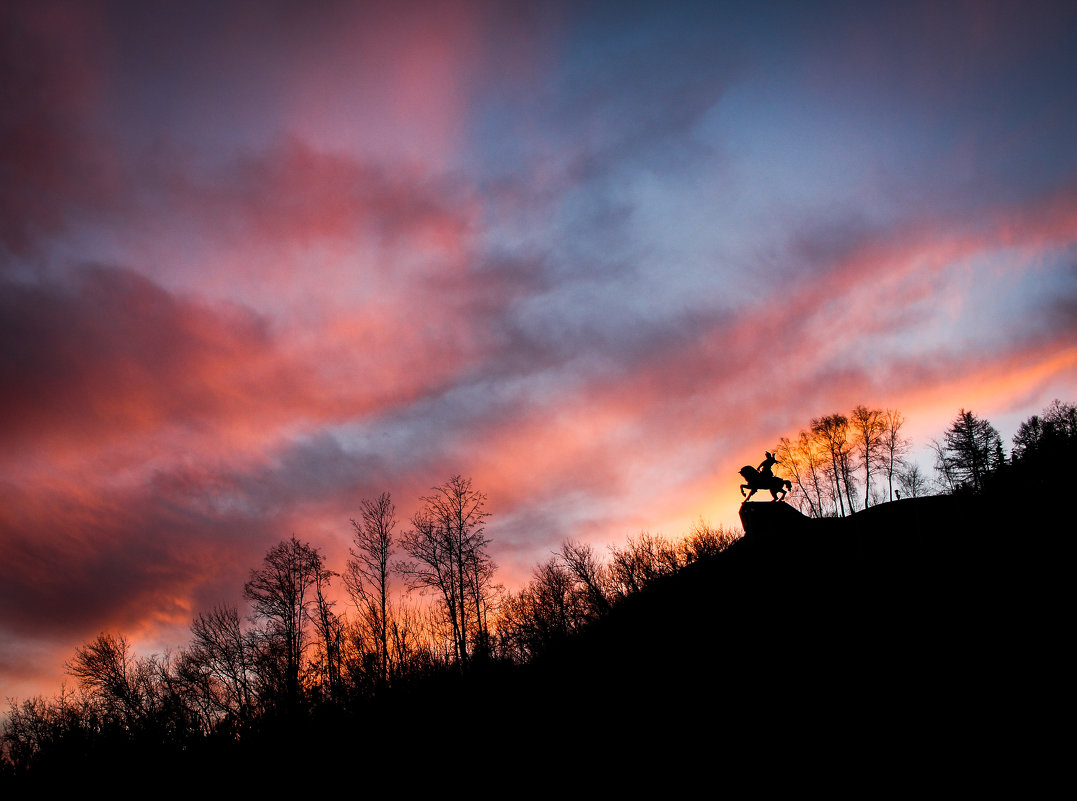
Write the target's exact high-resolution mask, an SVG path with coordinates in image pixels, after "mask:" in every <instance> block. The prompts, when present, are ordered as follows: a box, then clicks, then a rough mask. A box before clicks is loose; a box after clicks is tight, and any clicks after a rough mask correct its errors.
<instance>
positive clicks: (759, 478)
mask: <svg viewBox="0 0 1077 801" xmlns="http://www.w3.org/2000/svg"><path fill="white" fill-rule="evenodd" d="M740 474H741V475H742V476H744V480H745V482H747V483H745V484H741V485H740V494H741V495H744V490H751V492H749V493H748V494H747V496H746V497H745V498H744V503H747V502H748V500H749V499H750V498H751V497H752V496H753V495H755V493H756V492H758V491H759V490H770V494H771V496H772V497H773V498H774V500H775V501H784V500H785V494H786V493H787V492H789V491H791V490H792V489H793V482H792V481H789V480H788V479H781V478H778V477H777V476H765V475H763V474H762V473H760V472H759V471H758V470H756V469H755V468H754V467H752V466H751V465H749V464H746V465H744V467H742V468H741V469H740ZM779 493H780V494H781V497H780V498H779V497H778V494H779Z"/></svg>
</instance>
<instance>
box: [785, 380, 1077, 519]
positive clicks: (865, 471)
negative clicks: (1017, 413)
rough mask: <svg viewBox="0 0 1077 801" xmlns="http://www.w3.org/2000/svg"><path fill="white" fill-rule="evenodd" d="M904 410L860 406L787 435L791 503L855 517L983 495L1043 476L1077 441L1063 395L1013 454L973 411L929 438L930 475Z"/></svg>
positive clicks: (1071, 409) (1073, 413)
mask: <svg viewBox="0 0 1077 801" xmlns="http://www.w3.org/2000/svg"><path fill="white" fill-rule="evenodd" d="M904 424H905V418H904V417H903V415H902V414H901V413H900V412H898V411H896V410H893V409H876V408H871V407H868V406H864V405H858V406H857V407H856V408H855V409H853V410H852V412H851V413H850V414H848V415H845V414H840V413H835V414H831V415H826V416H823V417H817V418H814V419H812V421H811V423H810V425H809V426H808V428H806V429H804V430H802V431H801V432H800V433H799V435H798V436H797V437H796V438H795V439H790V438H788V437H782V438H781V439H780V440H779V442H778V446H777V448H776V449H775V455H776V456H777V458H778V462H779V472H784V473H785V474H787V475H788V476H789V479H790V480H791V481H792V482H793V484H794V485H795V486H796V489H797V491H796V492H794V493H792V494H791V495H790V496H789V497H788V499H787V500H789V502H790V503H792V504H793V505H795V506H797V507H798V508H799V509H800V511H801V512H803V513H804V514H806V515H809V516H811V517H833V516H841V517H844V516H846V515H850V514H852V513H854V512H856V511H858V510H860V509H866V508H867V507H868V506H872V505H875V504H879V503H883V502H885V501H891V500H894V499H895V498H901V497H902V494H903V493H904V497H906V498H916V497H918V496H921V495H925V494H930V493H955V492H962V493H964V492H968V493H980V492H983V491H984V490H985V489H986V487H987V485H988V483H989V482H990V481H991V480H992V477H996V478H997V477H998V476H999V475H1001V474H1005V475H1006V476H1007V477H1008V478H1012V477H1014V475H1013V474H1015V473H1016V474H1019V475H1023V476H1027V477H1028V478H1029V479H1032V478H1036V480H1039V479H1038V477H1037V471H1046V470H1048V469H1050V468H1051V467H1052V466H1053V465H1054V464H1055V463H1056V462H1058V461H1060V460H1061V459H1062V458H1063V455H1064V454H1065V453H1066V452H1067V450H1068V449H1072V447H1073V446H1074V444H1075V443H1077V407H1075V406H1074V404H1072V403H1063V402H1062V401H1059V400H1055V401H1054V402H1053V403H1052V404H1051V405H1050V406H1048V407H1047V408H1046V409H1045V410H1044V411H1043V412H1042V413H1041V414H1038V415H1033V416H1032V417H1030V418H1029V419H1028V420H1026V421H1024V422H1023V423H1021V425H1020V427H1019V428H1018V431H1017V434H1016V435H1015V436H1014V438H1013V450H1012V454H1011V456H1010V457H1009V458H1007V456H1006V453H1005V450H1004V448H1003V444H1002V437H1001V435H1000V434H999V433H998V430H997V429H996V428H995V427H994V426H993V425H992V424H991V423H990V422H989V421H987V420H985V419H983V418H981V417H978V416H977V415H976V414H975V413H973V412H971V411H968V410H966V409H961V410H959V411H958V413H957V416H956V417H955V418H954V420H953V421H952V422H951V423H950V426H949V428H947V429H946V431H944V432H943V434H942V435H941V436H940V437H938V438H935V439H933V440H931V442H930V443H928V445H929V447H930V449H931V451H932V453H933V454H934V456H935V463H934V471H935V478H934V480H930V479H929V478H928V477H927V475H925V473H924V472H923V470H921V468H920V466H919V465H918V464H917V463H916V462H914V461H911V460H910V459H909V455H910V453H911V451H912V442H911V441H910V440H909V439H908V438H906V437H905V436H903V434H902V428H903V426H904Z"/></svg>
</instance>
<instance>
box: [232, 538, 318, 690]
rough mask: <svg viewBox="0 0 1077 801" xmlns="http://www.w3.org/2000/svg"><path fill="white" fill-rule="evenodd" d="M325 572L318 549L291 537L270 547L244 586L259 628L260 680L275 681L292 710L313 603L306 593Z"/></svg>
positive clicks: (310, 595)
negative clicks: (261, 672)
mask: <svg viewBox="0 0 1077 801" xmlns="http://www.w3.org/2000/svg"><path fill="white" fill-rule="evenodd" d="M323 573H324V567H323V564H322V556H321V554H320V553H319V552H318V549H317V548H314V547H311V545H310V544H309V543H305V542H300V541H299V540H297V539H296V538H295V536H294V535H293V536H292V537H291V538H290V539H287V540H284V541H282V542H281V543H279V544H278V545H275V546H273V547H272V548H270V549H269V551H268V552H267V553H266V555H265V559H264V560H263V562H262V565H261V567H259V568H257V569H255V570H252V571H251V575H250V580H248V581H247V583H246V584H245V585H244V586H243V594H244V597H246V598H247V600H249V601H250V602H251V605H252V607H253V610H254V618H255V620H257V621H260V622H261V623H262V624H263V628H262V629H261V630H260V632H259V634H260V637H259V640H258V642H259V646H260V652H259V656H260V657H261V659H260V669H261V670H263V671H265V672H267V673H269V675H268V676H267V675H265V674H263V677H262V678H263V679H269V680H270V681H271V683H275V682H276V681H278V680H279V681H280V682H281V684H282V686H280V687H279V688H278V690H279V691H280V692H281V693H282V695H283V696H284V700H285V701H286V703H287V704H288V705H289V706H290V707H291V706H294V705H295V703H296V702H297V701H298V700H299V695H300V687H301V683H300V673H301V670H302V666H303V652H304V650H305V649H306V646H307V644H308V642H309V640H308V637H307V633H306V623H307V621H308V620H309V618H310V614H309V607H310V605H311V604H312V602H313V601H314V598H312V593H311V590H312V588H313V587H314V585H315V584H317V583H318V582H319V576H320V575H322V574H323Z"/></svg>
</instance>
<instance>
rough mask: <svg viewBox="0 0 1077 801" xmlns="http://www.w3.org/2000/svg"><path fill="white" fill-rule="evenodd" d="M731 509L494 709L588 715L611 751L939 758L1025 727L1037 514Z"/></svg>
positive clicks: (925, 505) (923, 504) (939, 503)
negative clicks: (704, 554)
mask: <svg viewBox="0 0 1077 801" xmlns="http://www.w3.org/2000/svg"><path fill="white" fill-rule="evenodd" d="M741 516H742V521H743V523H744V528H745V531H746V535H745V536H744V537H743V538H742V539H741V540H739V541H738V542H736V543H735V544H733V545H732V546H730V547H729V548H728V549H727V550H726V551H725V552H723V553H721V554H719V555H718V556H716V557H714V558H711V559H708V560H703V561H700V562H697V563H695V564H692V565H689V566H688V567H687V568H685V569H684V570H682V571H681V573H680V574H678V575H676V576H674V577H671V578H670V579H668V580H666V581H662V582H659V583H657V584H655V585H653V586H651V587H649V588H648V589H646V590H645V591H644V592H642V593H640V594H639V595H637V596H634V597H631V598H629V599H628V601H627V602H626V603H625V604H623V605H622V606H621V607H619V608H618V609H616V610H615V611H614V613H613V614H611V615H610V617H609V618H607V619H606V620H604V621H602V622H601V623H600V624H599V625H597V626H595V627H594V628H593V629H592V630H591V631H590V632H589V633H588V635H587V636H586V637H585V638H583V639H582V640H581V641H579V642H575V643H573V644H572V645H571V646H567V647H565V648H564V649H563V650H561V651H560V652H558V653H556V654H552V655H549V656H548V657H547V658H546V659H544V660H540V661H539V663H538V664H536V665H535V666H533V667H532V668H531V669H530V671H529V672H528V675H527V677H526V680H524V681H523V682H522V683H520V685H519V686H516V687H513V688H510V689H506V691H505V697H504V698H503V699H502V702H501V703H502V707H501V708H502V709H511V710H512V711H511V712H506V713H505V715H504V717H505V719H506V720H508V719H511V718H517V719H520V720H525V721H530V722H529V723H527V724H525V725H526V726H529V727H530V728H531V730H532V731H533V736H534V740H533V741H531V745H530V747H532V748H534V749H536V750H537V751H539V752H541V751H542V750H543V740H542V735H541V734H539V732H541V731H551V730H556V729H558V728H559V727H562V728H564V727H570V728H571V729H572V730H574V731H577V732H580V733H581V734H582V733H584V732H590V733H591V735H596V734H597V732H598V731H599V730H601V731H602V739H601V740H599V741H598V742H601V743H602V746H603V748H604V749H606V750H607V751H608V752H609V753H611V754H620V755H624V754H631V753H639V752H641V751H648V750H651V749H656V750H657V751H658V752H661V753H667V754H670V755H677V754H680V755H682V757H685V756H686V755H689V754H692V755H695V756H697V757H699V758H702V759H708V760H709V759H712V758H717V755H719V754H721V755H724V757H725V758H729V757H732V756H733V755H735V758H736V759H737V760H745V759H746V760H748V761H749V762H755V761H757V760H760V759H762V760H763V761H766V758H767V755H768V754H769V755H775V756H776V755H779V754H780V755H782V758H783V759H788V758H790V757H791V756H793V755H796V757H797V758H798V760H799V759H805V760H812V759H813V758H812V756H811V755H820V754H823V753H826V754H828V755H830V757H834V755H836V754H838V755H840V758H841V759H842V760H848V759H856V760H858V761H859V763H860V764H861V766H862V767H866V766H867V765H877V764H888V763H889V762H890V761H891V760H894V759H898V760H900V759H903V758H908V759H912V760H913V762H914V763H915V764H917V765H920V766H924V765H925V764H927V763H931V762H932V761H933V760H936V759H938V760H943V761H945V762H946V763H947V764H949V765H951V766H952V765H955V764H961V760H962V759H963V756H962V755H963V754H965V753H966V749H970V748H971V749H973V751H971V752H969V753H976V754H977V755H978V758H982V757H983V756H984V755H985V754H995V753H998V752H999V751H1000V749H1001V750H1002V751H1006V750H1008V749H1009V748H1010V747H1011V746H1013V745H1014V743H1013V736H1014V732H1013V731H1012V730H1011V729H1010V725H1011V723H1014V722H1017V723H1018V724H1019V727H1020V728H1022V729H1025V731H1024V733H1023V734H1022V735H1021V736H1022V742H1023V741H1024V740H1026V739H1027V738H1028V737H1029V736H1034V734H1033V735H1030V733H1029V732H1028V731H1027V726H1025V725H1024V724H1025V723H1026V718H1027V716H1028V712H1027V711H1026V709H1025V706H1024V704H1025V703H1026V701H1027V698H1028V697H1030V696H1035V695H1036V694H1037V693H1038V692H1040V688H1037V687H1036V686H1022V685H1023V683H1024V682H1025V681H1026V680H1028V679H1029V678H1032V674H1033V673H1035V670H1030V664H1035V663H1036V662H1037V661H1038V660H1039V659H1040V658H1041V655H1042V654H1043V652H1044V645H1043V640H1042V637H1041V633H1042V632H1043V630H1044V629H1045V628H1047V627H1048V626H1049V624H1048V621H1050V620H1052V619H1054V617H1055V615H1056V614H1057V610H1056V609H1053V608H1050V607H1048V608H1046V609H1045V608H1043V607H1042V606H1041V604H1040V603H1039V602H1037V601H1034V600H1033V599H1035V598H1039V599H1044V598H1045V597H1046V595H1047V594H1049V593H1045V588H1044V587H1041V586H1038V585H1039V582H1040V580H1041V579H1043V580H1045V581H1048V586H1050V581H1049V575H1050V574H1051V572H1052V570H1051V569H1050V565H1046V566H1045V565H1043V564H1042V563H1040V562H1039V561H1038V559H1039V558H1040V557H1041V556H1046V554H1047V550H1048V549H1045V548H1044V547H1043V540H1044V539H1045V534H1044V531H1045V529H1044V528H1043V525H1044V524H1045V520H1044V519H1043V517H1044V515H1038V514H1036V510H1035V509H1033V510H1031V511H1030V510H1027V509H1023V508H1021V507H1018V506H1017V505H1015V504H1005V503H1004V504H997V503H996V504H988V503H986V502H985V501H983V500H982V499H979V500H974V499H969V498H959V497H950V496H947V497H929V498H920V499H915V500H903V501H899V502H895V503H890V504H885V505H880V506H878V507H874V508H871V509H869V510H867V511H864V512H860V513H858V514H856V515H853V516H851V517H848V518H844V519H827V520H812V519H808V518H806V517H804V516H802V515H800V514H799V513H798V512H797V511H796V510H794V509H793V508H791V507H790V506H788V505H787V504H784V503H769V502H763V503H750V504H746V505H745V506H744V507H743V509H742V515H741ZM1033 543H1035V546H1033ZM1033 553H1036V554H1038V556H1033ZM1045 567H1046V569H1045ZM1018 688H1020V689H1018ZM539 721H541V724H539V725H536V724H538V723H539ZM902 755H904V756H902ZM828 759H829V757H828ZM925 761H926V762H925ZM829 764H830V763H829V761H825V762H824V763H823V764H820V763H818V762H816V764H815V768H813V769H822V770H824V771H825V770H826V769H827V768H825V767H824V766H823V765H829ZM908 769H910V766H908V765H907V766H906V770H908Z"/></svg>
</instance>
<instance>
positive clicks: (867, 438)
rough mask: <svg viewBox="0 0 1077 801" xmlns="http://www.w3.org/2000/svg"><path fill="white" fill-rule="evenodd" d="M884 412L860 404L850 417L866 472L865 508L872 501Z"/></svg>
mask: <svg viewBox="0 0 1077 801" xmlns="http://www.w3.org/2000/svg"><path fill="white" fill-rule="evenodd" d="M882 417H883V412H882V411H881V410H879V409H869V408H868V407H867V406H864V405H863V404H858V405H857V407H856V408H855V409H853V412H852V414H851V415H850V416H849V426H850V428H852V431H853V448H855V449H856V452H857V456H858V457H859V461H860V467H861V469H862V470H863V471H864V508H865V509H867V508H868V506H869V505H870V501H871V471H872V468H873V467H874V466H875V465H876V463H877V462H878V459H879V447H880V440H881V438H882V434H883V423H882Z"/></svg>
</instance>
